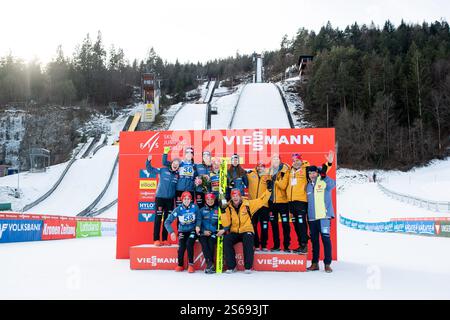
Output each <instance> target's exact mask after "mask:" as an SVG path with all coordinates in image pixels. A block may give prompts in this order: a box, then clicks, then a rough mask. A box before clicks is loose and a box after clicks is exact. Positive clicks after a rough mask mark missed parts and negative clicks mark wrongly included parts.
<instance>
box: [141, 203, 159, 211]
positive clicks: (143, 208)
mask: <svg viewBox="0 0 450 320" xmlns="http://www.w3.org/2000/svg"><path fill="white" fill-rule="evenodd" d="M155 208H156V203H155V202H139V210H140V211H148V210H155Z"/></svg>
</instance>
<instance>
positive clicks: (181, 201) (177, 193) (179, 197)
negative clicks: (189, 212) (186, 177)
mask: <svg viewBox="0 0 450 320" xmlns="http://www.w3.org/2000/svg"><path fill="white" fill-rule="evenodd" d="M183 192H184V191H178V190H177V192H176V198H175V204H176V206H177V207H178V206H179V205H180V204H181V203H183V199H181V195H182V194H183ZM189 193H190V194H191V197H192V201H194V199H195V198H194V191H189Z"/></svg>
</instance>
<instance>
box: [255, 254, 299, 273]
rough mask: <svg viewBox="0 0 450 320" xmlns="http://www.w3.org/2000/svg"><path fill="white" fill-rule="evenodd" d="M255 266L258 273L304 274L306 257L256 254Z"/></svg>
mask: <svg viewBox="0 0 450 320" xmlns="http://www.w3.org/2000/svg"><path fill="white" fill-rule="evenodd" d="M253 266H254V267H253V268H254V269H255V270H256V271H282V272H304V271H306V255H302V254H282V253H279V254H273V253H270V252H269V253H255V260H254V263H253Z"/></svg>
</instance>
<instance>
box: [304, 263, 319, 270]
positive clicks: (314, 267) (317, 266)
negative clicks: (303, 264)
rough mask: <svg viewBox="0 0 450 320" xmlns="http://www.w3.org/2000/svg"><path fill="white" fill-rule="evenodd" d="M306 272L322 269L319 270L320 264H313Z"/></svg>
mask: <svg viewBox="0 0 450 320" xmlns="http://www.w3.org/2000/svg"><path fill="white" fill-rule="evenodd" d="M306 270H308V271H317V270H320V269H319V264H318V263H311V266H309V267H308V268H306Z"/></svg>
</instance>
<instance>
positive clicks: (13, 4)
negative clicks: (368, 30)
mask: <svg viewBox="0 0 450 320" xmlns="http://www.w3.org/2000/svg"><path fill="white" fill-rule="evenodd" d="M449 16H450V1H448V0H427V1H423V0H422V1H418V0H396V1H390V0H389V1H388V0H341V1H334V0H314V1H312V0H311V1H304V0H277V1H275V0H272V1H268V0H227V1H216V0H192V1H186V0H156V1H154V0H152V1H150V0H126V1H123V0H122V1H118V0H108V1H103V0H102V1H101V0H77V1H67V0H60V1H56V0H39V1H36V0H14V1H8V0H0V17H1V18H0V57H1V56H5V55H7V54H9V53H12V54H13V56H15V57H18V58H21V59H23V60H25V61H30V60H32V59H38V60H39V61H41V62H43V63H46V62H49V61H51V59H52V58H54V57H55V53H56V48H57V47H58V45H62V47H63V51H64V53H65V55H66V56H72V54H73V52H74V50H75V47H76V45H78V44H80V43H82V41H83V39H84V38H85V36H86V34H88V33H89V34H90V37H91V39H95V38H96V37H97V32H98V31H99V30H100V31H101V32H102V38H103V42H104V45H105V48H106V49H107V50H108V49H109V48H110V46H111V45H112V44H114V46H115V47H116V48H117V47H120V48H122V49H123V50H124V52H125V55H126V57H127V58H128V59H129V60H133V59H135V58H136V59H144V58H145V57H146V56H147V54H148V51H149V49H150V48H151V47H154V49H155V50H156V52H157V53H158V54H159V55H160V56H161V57H162V58H163V59H164V60H167V61H169V62H174V61H175V60H176V59H178V60H179V61H180V62H188V61H189V62H194V63H196V62H197V61H200V62H205V61H208V60H211V59H215V58H222V57H227V56H232V55H235V54H236V52H239V53H241V54H250V53H252V52H255V51H256V52H262V51H265V50H275V49H278V48H279V46H280V42H281V39H282V37H283V35H284V34H287V35H288V37H289V38H291V37H292V36H294V35H295V34H296V32H297V30H298V29H299V28H301V27H305V28H307V29H309V30H315V31H319V30H320V27H321V26H323V25H325V24H326V23H327V21H330V22H331V23H332V25H333V26H334V27H339V28H341V29H344V28H345V27H346V26H347V25H350V24H353V23H354V22H358V23H359V24H363V23H366V24H370V23H371V21H374V22H375V24H376V25H379V26H383V24H384V22H385V21H386V20H387V19H389V20H391V21H392V22H393V23H394V25H398V24H399V23H400V21H401V20H402V19H404V20H405V21H406V22H413V23H415V22H417V23H422V22H423V21H427V22H432V21H435V20H441V19H445V20H447V21H450V18H449Z"/></svg>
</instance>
